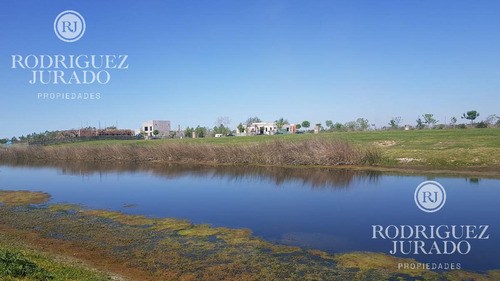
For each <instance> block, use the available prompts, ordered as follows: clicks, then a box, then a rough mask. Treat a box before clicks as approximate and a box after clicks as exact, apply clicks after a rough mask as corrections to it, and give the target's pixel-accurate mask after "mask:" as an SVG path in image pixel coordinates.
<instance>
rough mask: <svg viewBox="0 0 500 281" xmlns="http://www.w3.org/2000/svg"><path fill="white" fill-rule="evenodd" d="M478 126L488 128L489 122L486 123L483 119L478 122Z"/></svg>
mask: <svg viewBox="0 0 500 281" xmlns="http://www.w3.org/2000/svg"><path fill="white" fill-rule="evenodd" d="M476 128H488V124H486V123H485V122H483V121H481V122H479V123H477V124H476Z"/></svg>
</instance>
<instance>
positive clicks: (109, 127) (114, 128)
mask: <svg viewBox="0 0 500 281" xmlns="http://www.w3.org/2000/svg"><path fill="white" fill-rule="evenodd" d="M116 129H117V127H116V126H108V127H106V130H116Z"/></svg>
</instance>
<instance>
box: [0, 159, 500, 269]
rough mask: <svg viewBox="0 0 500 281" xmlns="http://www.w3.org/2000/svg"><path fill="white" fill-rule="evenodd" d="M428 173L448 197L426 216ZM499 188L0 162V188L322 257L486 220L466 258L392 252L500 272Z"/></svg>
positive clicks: (376, 176)
mask: <svg viewBox="0 0 500 281" xmlns="http://www.w3.org/2000/svg"><path fill="white" fill-rule="evenodd" d="M430 179H432V180H435V181H438V182H439V183H441V184H442V185H443V186H444V187H445V189H446V193H447V201H446V205H445V206H444V207H443V208H442V209H441V210H440V211H438V212H437V213H432V214H429V213H425V212H422V211H421V210H419V209H418V208H417V206H416V205H415V202H414V199H413V194H414V191H415V188H416V187H417V186H418V184H419V183H421V182H423V181H425V180H430ZM499 185H500V180H498V179H470V178H460V177H440V176H433V177H426V176H405V175H389V174H383V173H380V172H355V171H350V170H329V169H293V168H290V169H286V168H264V167H213V166H179V165H168V166H166V165H155V166H151V165H149V166H137V165H136V164H129V165H123V164H122V165H110V164H105V165H95V164H93V165H89V164H77V163H76V164H75V163H57V164H54V163H52V164H50V165H48V164H37V165H34V164H30V165H19V164H18V165H0V189H5V190H31V191H44V192H47V193H49V194H51V196H52V199H51V201H50V203H63V202H65V203H72V204H82V205H84V206H86V207H89V208H101V209H110V210H118V211H122V212H124V213H127V214H145V215H150V216H155V217H176V218H187V219H189V220H191V221H192V222H194V223H211V224H212V225H214V226H227V227H233V228H250V229H251V230H252V231H253V233H254V235H257V236H260V237H262V238H264V239H266V240H270V241H275V242H278V243H283V244H287V245H296V246H301V247H303V248H313V249H321V250H324V251H327V252H330V253H341V252H350V251H375V252H384V253H388V252H389V251H390V250H391V249H392V247H393V245H392V242H391V241H388V240H383V239H376V240H374V239H372V225H384V226H387V225H416V224H423V225H426V226H428V225H442V224H445V225H464V224H466V225H467V224H470V225H489V229H488V233H489V239H487V240H470V241H469V242H470V244H471V247H472V249H471V251H470V253H469V254H467V255H460V254H453V255H439V256H438V255H422V254H420V255H409V256H405V255H399V256H402V257H411V258H415V259H417V260H418V261H422V262H447V263H461V266H462V268H465V269H470V270H476V271H484V270H489V269H498V268H500V251H499V249H500V239H499V236H500V229H499V218H498V215H499V213H500V204H499V202H500V200H499V198H500V186H499ZM125 204H137V206H136V207H133V208H129V207H125V206H124V205H125ZM429 243H430V242H429Z"/></svg>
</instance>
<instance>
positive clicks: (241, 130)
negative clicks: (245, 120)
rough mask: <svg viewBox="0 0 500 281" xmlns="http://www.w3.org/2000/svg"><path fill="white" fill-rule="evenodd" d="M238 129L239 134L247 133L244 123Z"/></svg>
mask: <svg viewBox="0 0 500 281" xmlns="http://www.w3.org/2000/svg"><path fill="white" fill-rule="evenodd" d="M237 128H238V133H243V132H244V131H245V128H244V127H243V124H242V123H240V124H238V127H237Z"/></svg>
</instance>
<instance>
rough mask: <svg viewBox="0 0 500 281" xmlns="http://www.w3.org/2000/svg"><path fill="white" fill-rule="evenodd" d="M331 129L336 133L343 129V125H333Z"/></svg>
mask: <svg viewBox="0 0 500 281" xmlns="http://www.w3.org/2000/svg"><path fill="white" fill-rule="evenodd" d="M333 128H334V129H335V130H337V131H342V129H344V125H342V124H340V123H339V122H337V123H335V124H334V125H333Z"/></svg>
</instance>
